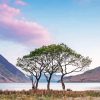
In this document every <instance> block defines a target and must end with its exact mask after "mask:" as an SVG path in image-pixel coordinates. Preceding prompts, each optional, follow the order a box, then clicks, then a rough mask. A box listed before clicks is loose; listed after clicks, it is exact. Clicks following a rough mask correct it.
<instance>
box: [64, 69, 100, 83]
mask: <svg viewBox="0 0 100 100" xmlns="http://www.w3.org/2000/svg"><path fill="white" fill-rule="evenodd" d="M64 82H100V67H97V68H95V69H92V70H89V71H86V72H84V73H83V74H79V75H75V76H69V77H65V78H64Z"/></svg>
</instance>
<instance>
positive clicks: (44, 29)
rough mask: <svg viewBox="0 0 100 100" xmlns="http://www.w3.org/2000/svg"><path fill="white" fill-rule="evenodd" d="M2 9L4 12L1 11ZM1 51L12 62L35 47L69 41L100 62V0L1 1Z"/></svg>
mask: <svg viewBox="0 0 100 100" xmlns="http://www.w3.org/2000/svg"><path fill="white" fill-rule="evenodd" d="M1 9H2V11H1ZM0 13H1V15H0V19H1V20H0V43H1V44H0V54H2V55H3V56H5V57H6V58H7V59H8V60H9V61H10V62H11V63H13V64H16V59H17V58H18V57H21V56H23V55H25V54H27V53H29V52H30V51H31V50H34V48H37V47H40V46H41V45H44V44H50V43H65V44H67V45H68V46H69V47H71V48H72V49H74V50H76V51H77V52H79V53H81V54H82V55H84V56H89V57H90V58H92V60H93V62H92V64H91V68H94V67H97V66H99V65H100V61H99V59H100V56H99V51H100V47H99V43H100V28H99V26H100V0H8V1H6V0H1V2H0Z"/></svg>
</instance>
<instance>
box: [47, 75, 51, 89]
mask: <svg viewBox="0 0 100 100" xmlns="http://www.w3.org/2000/svg"><path fill="white" fill-rule="evenodd" d="M51 77H52V74H50V77H49V79H48V83H47V90H50V81H51Z"/></svg>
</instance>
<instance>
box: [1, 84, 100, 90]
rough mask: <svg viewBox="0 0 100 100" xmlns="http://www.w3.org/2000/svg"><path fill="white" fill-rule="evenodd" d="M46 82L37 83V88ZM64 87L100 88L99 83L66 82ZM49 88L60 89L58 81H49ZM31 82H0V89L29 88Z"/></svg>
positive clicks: (44, 85)
mask: <svg viewBox="0 0 100 100" xmlns="http://www.w3.org/2000/svg"><path fill="white" fill-rule="evenodd" d="M46 85H47V84H46V83H39V89H46ZM65 85H66V89H72V90H75V91H84V90H100V83H66V84H65ZM50 87H51V89H53V90H62V87H61V84H60V83H51V86H50ZM29 89H31V83H0V90H29Z"/></svg>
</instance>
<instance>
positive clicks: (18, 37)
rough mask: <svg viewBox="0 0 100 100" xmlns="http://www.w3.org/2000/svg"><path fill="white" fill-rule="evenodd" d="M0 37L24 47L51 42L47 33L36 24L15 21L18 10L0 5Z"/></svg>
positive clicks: (19, 20)
mask: <svg viewBox="0 0 100 100" xmlns="http://www.w3.org/2000/svg"><path fill="white" fill-rule="evenodd" d="M0 13H1V15H0V37H1V39H4V40H10V41H14V42H18V43H22V44H24V45H44V44H48V43H50V42H51V36H50V34H49V32H48V31H47V30H46V29H45V28H44V27H43V26H41V25H39V24H38V23H36V22H30V21H27V20H21V19H17V18H16V17H17V16H18V15H19V14H20V13H21V12H20V10H19V9H16V8H12V7H10V6H8V5H6V4H2V5H0Z"/></svg>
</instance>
